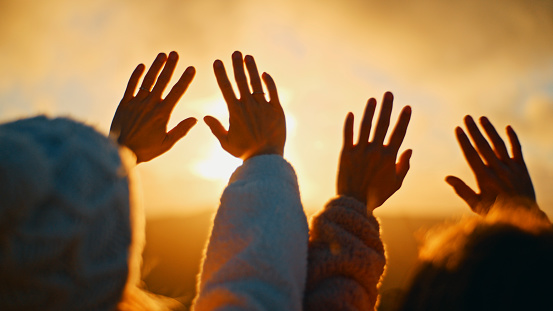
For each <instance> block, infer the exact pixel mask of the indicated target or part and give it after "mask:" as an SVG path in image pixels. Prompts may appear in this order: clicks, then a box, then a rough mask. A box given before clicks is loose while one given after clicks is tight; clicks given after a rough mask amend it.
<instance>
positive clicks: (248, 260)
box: [193, 155, 308, 311]
mask: <svg viewBox="0 0 553 311" xmlns="http://www.w3.org/2000/svg"><path fill="white" fill-rule="evenodd" d="M307 243H308V226H307V219H306V217H305V213H304V211H303V208H302V205H301V201H300V194H299V189H298V183H297V179H296V175H295V172H294V169H293V168H292V166H291V165H290V164H289V163H288V162H286V161H285V160H284V159H283V158H282V157H281V156H277V155H263V156H257V157H253V158H251V159H249V160H247V161H245V162H244V164H243V165H242V166H241V167H239V168H238V169H237V170H236V171H235V172H234V174H233V175H232V177H231V179H230V181H229V184H228V186H227V188H226V189H225V191H224V192H223V195H222V197H221V205H220V206H219V209H218V211H217V214H216V216H215V219H214V223H213V229H212V232H211V237H210V239H209V244H208V246H207V250H206V254H205V257H204V260H203V267H202V271H201V274H200V279H199V288H198V295H197V297H196V299H195V301H194V306H193V309H194V310H197V311H203V310H279V311H281V310H292V311H293V310H301V309H302V299H303V292H304V288H305V279H306V270H307Z"/></svg>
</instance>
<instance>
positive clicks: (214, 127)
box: [204, 116, 228, 148]
mask: <svg viewBox="0 0 553 311" xmlns="http://www.w3.org/2000/svg"><path fill="white" fill-rule="evenodd" d="M204 122H205V124H207V126H209V129H210V130H211V133H213V135H215V137H216V138H217V140H219V143H220V144H221V146H222V147H223V148H224V147H225V146H226V143H227V134H228V131H227V130H226V129H225V127H224V126H223V125H222V124H221V122H219V120H217V119H216V118H214V117H212V116H205V117H204Z"/></svg>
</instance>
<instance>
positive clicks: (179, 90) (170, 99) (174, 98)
mask: <svg viewBox="0 0 553 311" xmlns="http://www.w3.org/2000/svg"><path fill="white" fill-rule="evenodd" d="M195 75H196V69H194V67H192V66H190V67H188V68H186V70H185V71H184V72H183V73H182V76H181V77H180V79H179V81H177V83H175V85H174V86H173V88H171V91H170V92H169V94H167V97H165V99H164V100H163V104H164V105H166V107H167V110H168V111H169V113H171V111H173V108H175V105H176V104H177V103H178V102H179V100H180V99H181V97H182V95H183V94H184V92H186V90H187V89H188V86H190V83H192V80H193V79H194V76H195Z"/></svg>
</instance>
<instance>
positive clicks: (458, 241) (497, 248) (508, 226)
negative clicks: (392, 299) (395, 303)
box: [399, 211, 553, 311]
mask: <svg viewBox="0 0 553 311" xmlns="http://www.w3.org/2000/svg"><path fill="white" fill-rule="evenodd" d="M502 213H505V211H503V212H502ZM508 214H512V213H511V212H508ZM521 215H522V216H521ZM519 216H520V217H519ZM506 219H507V221H505V220H506ZM514 220H515V221H514ZM442 234H443V235H442V236H441V237H440V238H438V239H439V241H438V242H436V243H434V245H432V246H431V247H430V248H431V250H428V249H427V250H426V251H427V253H426V254H424V251H423V253H422V257H423V258H422V263H421V265H420V267H419V270H418V272H417V273H416V274H415V277H414V278H413V280H412V283H411V286H410V288H409V289H408V291H407V293H406V295H405V297H404V300H403V304H402V306H401V307H400V308H399V310H403V311H407V310H450V311H455V310H471V311H474V310H545V309H551V308H552V307H553V295H552V289H553V230H552V228H551V224H550V223H549V221H548V220H547V221H546V220H545V219H543V218H539V217H535V216H532V215H531V214H530V213H528V212H524V211H523V212H521V211H516V212H515V215H508V217H501V219H499V220H498V219H497V217H495V216H491V217H490V218H484V219H479V220H470V221H464V222H461V223H459V224H458V225H456V226H454V227H451V228H450V229H448V230H446V231H445V232H443V233H442Z"/></svg>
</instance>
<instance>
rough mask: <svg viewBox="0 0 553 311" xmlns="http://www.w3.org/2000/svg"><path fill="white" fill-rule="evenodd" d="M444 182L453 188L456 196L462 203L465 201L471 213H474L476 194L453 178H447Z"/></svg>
mask: <svg viewBox="0 0 553 311" xmlns="http://www.w3.org/2000/svg"><path fill="white" fill-rule="evenodd" d="M445 181H446V182H447V183H448V184H449V185H450V186H451V187H453V190H455V193H457V195H458V196H459V197H460V198H461V199H463V201H465V202H466V203H467V204H468V205H469V206H470V208H471V209H472V210H473V211H475V212H476V210H475V209H476V207H477V206H478V202H479V198H478V194H476V192H474V191H473V190H472V189H471V188H470V187H469V186H467V184H465V182H464V181H462V180H461V179H459V178H457V177H455V176H447V177H446V178H445Z"/></svg>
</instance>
